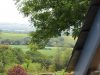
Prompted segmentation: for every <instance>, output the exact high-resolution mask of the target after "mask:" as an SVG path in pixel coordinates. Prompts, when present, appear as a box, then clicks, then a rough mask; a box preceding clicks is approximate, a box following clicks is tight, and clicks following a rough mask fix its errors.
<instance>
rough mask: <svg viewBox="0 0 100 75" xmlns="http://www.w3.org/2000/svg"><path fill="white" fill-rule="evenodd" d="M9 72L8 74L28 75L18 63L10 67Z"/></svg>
mask: <svg viewBox="0 0 100 75" xmlns="http://www.w3.org/2000/svg"><path fill="white" fill-rule="evenodd" d="M7 74H8V75H27V72H26V71H25V69H24V68H23V67H22V66H20V65H17V66H14V67H13V68H11V69H9V70H8V73H7Z"/></svg>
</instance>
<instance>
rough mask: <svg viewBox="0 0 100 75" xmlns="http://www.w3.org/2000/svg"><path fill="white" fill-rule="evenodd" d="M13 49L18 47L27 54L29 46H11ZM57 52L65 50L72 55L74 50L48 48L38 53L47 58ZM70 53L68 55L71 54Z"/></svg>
mask: <svg viewBox="0 0 100 75" xmlns="http://www.w3.org/2000/svg"><path fill="white" fill-rule="evenodd" d="M10 46H11V47H12V48H14V47H17V48H21V49H22V50H23V52H26V51H28V50H29V47H28V45H10ZM57 50H61V51H62V52H63V51H64V50H66V51H68V52H69V53H71V51H72V48H67V47H46V48H44V49H39V50H38V51H39V52H41V53H42V54H44V55H47V56H53V55H54V54H55V53H56V52H57ZM69 53H68V54H69Z"/></svg>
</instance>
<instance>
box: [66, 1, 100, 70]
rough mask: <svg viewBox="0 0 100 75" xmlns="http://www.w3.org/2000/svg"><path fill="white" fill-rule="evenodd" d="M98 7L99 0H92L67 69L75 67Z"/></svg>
mask: <svg viewBox="0 0 100 75" xmlns="http://www.w3.org/2000/svg"><path fill="white" fill-rule="evenodd" d="M99 7H100V0H92V1H91V5H90V7H89V10H88V12H87V15H86V17H85V21H84V25H83V27H82V29H81V32H80V35H79V37H78V40H77V42H76V44H75V47H74V49H73V52H72V56H71V58H70V61H69V63H68V65H67V70H68V71H70V70H74V69H75V65H76V64H77V62H78V59H79V56H80V55H81V52H82V50H83V46H84V44H85V42H86V39H87V37H88V33H89V32H90V29H91V27H92V23H93V21H94V17H95V16H96V13H97V11H98V9H99Z"/></svg>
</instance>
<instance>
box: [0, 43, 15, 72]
mask: <svg viewBox="0 0 100 75" xmlns="http://www.w3.org/2000/svg"><path fill="white" fill-rule="evenodd" d="M15 61H16V58H15V56H14V55H13V52H12V49H11V48H10V47H9V46H8V45H0V73H3V72H4V71H5V66H6V65H7V64H11V63H14V62H15Z"/></svg>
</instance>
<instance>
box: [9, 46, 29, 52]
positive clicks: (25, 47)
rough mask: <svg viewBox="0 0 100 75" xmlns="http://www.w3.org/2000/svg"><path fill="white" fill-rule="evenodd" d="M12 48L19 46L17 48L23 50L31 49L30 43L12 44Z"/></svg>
mask: <svg viewBox="0 0 100 75" xmlns="http://www.w3.org/2000/svg"><path fill="white" fill-rule="evenodd" d="M10 46H11V47H12V48H14V47H17V48H21V49H22V50H23V52H26V51H28V50H29V48H28V45H10Z"/></svg>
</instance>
